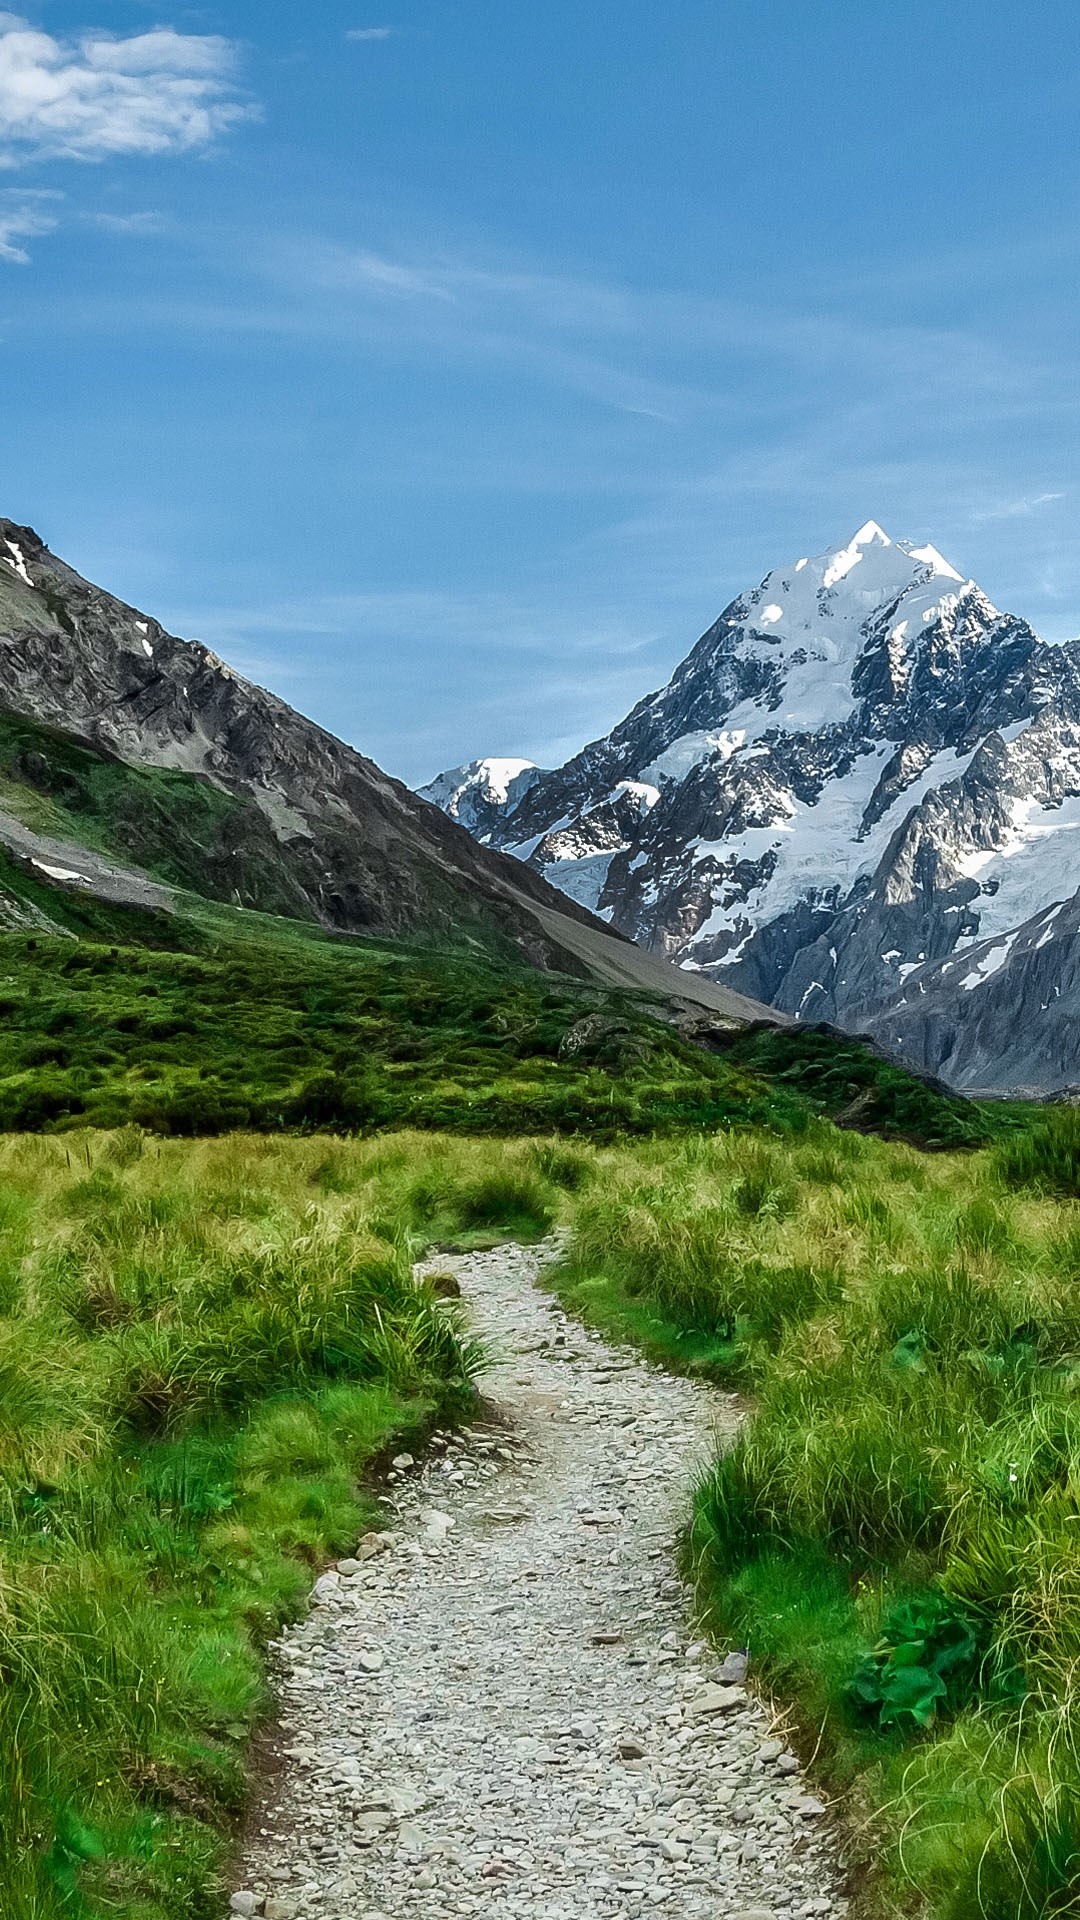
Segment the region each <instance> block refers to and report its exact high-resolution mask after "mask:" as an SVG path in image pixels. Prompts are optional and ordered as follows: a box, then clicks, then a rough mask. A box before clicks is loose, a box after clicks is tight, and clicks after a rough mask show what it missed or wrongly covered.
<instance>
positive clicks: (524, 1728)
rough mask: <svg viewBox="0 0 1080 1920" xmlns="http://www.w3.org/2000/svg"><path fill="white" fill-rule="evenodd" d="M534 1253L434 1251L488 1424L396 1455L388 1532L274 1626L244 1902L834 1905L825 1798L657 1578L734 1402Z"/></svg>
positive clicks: (773, 1911)
mask: <svg viewBox="0 0 1080 1920" xmlns="http://www.w3.org/2000/svg"><path fill="white" fill-rule="evenodd" d="M552 1251H553V1250H552V1248H551V1247H550V1246H543V1247H540V1248H524V1247H519V1246H504V1247H501V1248H499V1249H498V1250H496V1251H494V1252H490V1253H478V1254H471V1255H467V1256H460V1257H456V1258H453V1259H448V1258H447V1257H446V1256H439V1257H438V1258H437V1259H435V1260H432V1261H429V1262H428V1263H427V1264H428V1265H429V1267H431V1268H432V1269H437V1270H439V1271H443V1272H445V1271H447V1270H452V1271H453V1272H454V1273H455V1275H456V1276H457V1278H458V1280H459V1281H460V1284H461V1288H462V1292H463V1295H464V1297H465V1299H466V1301H467V1303H468V1305H469V1307H470V1310H471V1314H472V1317H473V1320H474V1322H475V1325H476V1327H477V1330H478V1331H479V1332H481V1333H482V1334H483V1335H484V1337H485V1339H486V1340H487V1342H488V1343H489V1345H490V1346H491V1348H492V1349H493V1351H494V1354H495V1361H494V1365H493V1366H492V1368H491V1370H490V1372H489V1373H488V1374H487V1375H486V1377H485V1390H486V1393H487V1394H488V1396H489V1398H490V1401H491V1403H492V1404H493V1412H492V1417H491V1418H490V1419H486V1420H484V1421H483V1422H481V1423H478V1424H477V1425H476V1426H474V1427H472V1428H471V1429H469V1430H468V1431H467V1432H466V1433H465V1434H464V1435H461V1436H438V1437H437V1440H436V1444H435V1445H434V1446H433V1448H432V1451H431V1454H430V1456H429V1458H428V1459H427V1460H426V1461H425V1463H424V1464H423V1465H422V1467H418V1468H416V1469H413V1468H412V1467H408V1466H405V1467H402V1469H401V1470H400V1471H399V1473H398V1475H397V1476H396V1478H395V1479H394V1481H393V1482H392V1484H391V1487H390V1489H389V1491H388V1493H387V1495H386V1496H385V1499H386V1506H387V1522H386V1524H387V1528H388V1529H389V1530H390V1531H391V1533H392V1535H393V1540H392V1542H391V1543H390V1544H389V1545H387V1546H385V1547H383V1546H382V1545H381V1544H379V1547H378V1550H377V1551H376V1550H375V1548H376V1543H375V1542H373V1541H368V1542H366V1543H365V1544H364V1545H363V1547H362V1549H361V1552H363V1553H365V1554H368V1553H370V1554H371V1557H370V1558H364V1559H362V1560H361V1561H360V1562H359V1563H358V1562H357V1561H355V1560H350V1561H346V1562H344V1563H342V1570H341V1571H334V1572H331V1573H330V1574H329V1575H324V1576H323V1577H322V1579H320V1581H319V1582H318V1584H317V1587H316V1591H315V1596H314V1605H313V1608H312V1612H311V1614H310V1615H309V1616H308V1618H307V1619H306V1620H305V1621H304V1622H303V1623H301V1624H300V1625H299V1626H298V1627H297V1628H296V1629H295V1630H292V1631H290V1632H289V1633H288V1634H287V1635H286V1636H285V1637H284V1638H283V1639H282V1641H281V1642H280V1643H279V1645H278V1649H277V1653H278V1658H279V1663H280V1692H281V1701H282V1725H283V1730H284V1732H283V1740H284V1745H283V1753H282V1759H283V1761H284V1766H283V1770H282V1773H281V1775H280V1778H279V1785H278V1787H277V1788H276V1789H275V1790H274V1792H273V1793H272V1794H271V1796H270V1798H269V1800H268V1803H267V1804H266V1805H264V1807H263V1808H262V1810H261V1812H260V1814H259V1815H258V1816H257V1820H256V1823H255V1825H254V1827H253V1830H252V1831H251V1833H250V1836H249V1845H248V1853H247V1859H246V1862H245V1865H244V1874H245V1875H246V1877H245V1878H244V1879H243V1880H242V1881H241V1883H240V1890H239V1891H238V1892H237V1893H236V1894H234V1895H233V1910H234V1912H238V1913H245V1912H247V1913H261V1912H265V1915H266V1920H309V1917H310V1920H443V1916H452V1915H458V1914H472V1915H482V1916H484V1920H609V1917H611V1916H624V1915H625V1916H628V1917H629V1916H638V1915H649V1914H657V1915H671V1916H673V1917H677V1920H767V1917H768V1916H776V1920H794V1916H799V1920H834V1916H837V1917H838V1916H840V1915H842V1914H843V1912H844V1905H845V1903H844V1900H843V1897H842V1894H841V1893H840V1891H839V1888H840V1885H841V1879H842V1875H841V1871H840V1865H839V1860H838V1857H837V1853H836V1850H835V1846H834V1844H833V1839H832V1835H831V1833H830V1831H829V1827H828V1822H827V1819H826V1818H825V1816H824V1810H823V1809H822V1807H821V1805H820V1802H819V1801H817V1800H816V1799H815V1798H814V1797H813V1795H812V1794H811V1793H809V1792H808V1790H807V1788H806V1787H805V1785H804V1783H803V1782H802V1781H801V1780H800V1778H799V1773H798V1767H797V1763H796V1761H795V1758H794V1756H793V1755H792V1754H791V1753H790V1752H788V1751H787V1748H786V1743H785V1742H784V1740H783V1738H782V1735H781V1734H780V1733H778V1731H777V1729H776V1728H775V1727H774V1726H773V1725H772V1724H771V1721H770V1716H769V1713H768V1710H767V1708H766V1707H765V1706H763V1705H762V1704H760V1703H759V1702H757V1701H756V1700H754V1699H753V1698H752V1697H751V1696H748V1695H747V1694H745V1692H744V1691H743V1690H742V1688H741V1686H739V1685H738V1684H737V1682H738V1680H739V1677H740V1676H739V1671H738V1662H737V1661H734V1662H729V1663H728V1664H727V1665H726V1666H725V1663H724V1662H723V1661H722V1659H721V1656H720V1655H719V1654H717V1653H716V1652H714V1651H713V1650H712V1649H710V1648H708V1647H707V1646H705V1645H703V1644H702V1642H701V1640H700V1639H699V1638H698V1637H696V1635H695V1632H694V1629H693V1624H692V1619H691V1616H690V1611H689V1595H688V1594H687V1592H686V1591H685V1589H684V1587H683V1584H682V1582H681V1580H680V1579H679V1578H678V1576H677V1573H676V1568H675V1558H674V1549H675V1541H676V1535H677V1531H678V1528H679V1526H680V1525H681V1523H682V1522H683V1521H684V1519H685V1516H686V1511H687V1496H688V1492H689V1488H690V1486H691V1484H692V1482H693V1479H694V1477H695V1474H696V1472H697V1471H698V1469H699V1467H700V1466H701V1465H702V1464H703V1463H704V1462H705V1460H706V1459H707V1458H708V1457H709V1455H710V1453H711V1451H712V1448H713V1446H714V1445H715V1441H716V1437H717V1432H718V1431H719V1432H720V1433H721V1434H722V1435H723V1434H728V1435H730V1434H732V1433H734V1431H735V1430H736V1429H737V1426H738V1421H739V1417H740V1415H739V1408H738V1404H737V1402H736V1401H735V1400H733V1399H732V1398H731V1397H730V1396H727V1395H725V1394H723V1393H720V1392H718V1391H716V1390H715V1389H712V1388H709V1387H707V1386H704V1385H702V1384H700V1383H697V1382H692V1381H688V1380H684V1379H679V1378H675V1377H673V1376H672V1375H670V1374H667V1373H665V1372H663V1371H661V1370H659V1369H657V1368H654V1367H652V1366H650V1365H648V1364H647V1363H646V1362H644V1361H643V1360H641V1359H640V1358H638V1357H636V1356H634V1355H632V1354H630V1353H628V1352H626V1351H624V1350H622V1349H616V1348H612V1347H609V1346H607V1345H606V1344H605V1343H604V1342H603V1341H602V1340H601V1339H600V1338H599V1337H597V1336H596V1335H594V1334H592V1333H590V1332H588V1331H586V1330H585V1329H584V1328H582V1327H581V1326H580V1325H578V1324H577V1323H576V1322H575V1321H573V1320H569V1319H567V1318H566V1316H565V1315H564V1314H563V1313H562V1312H561V1310H560V1309H559V1307H558V1305H557V1303H555V1302H554V1301H553V1300H552V1299H551V1298H550V1296H548V1295H547V1294H545V1293H543V1292H541V1291H540V1290H539V1289H538V1288H537V1285H536V1281H537V1277H538V1274H539V1272H540V1270H541V1268H542V1267H543V1265H544V1263H545V1261H547V1260H549V1259H550V1258H551V1257H552ZM733 1682H734V1683H735V1684H733ZM249 1903H250V1904H249Z"/></svg>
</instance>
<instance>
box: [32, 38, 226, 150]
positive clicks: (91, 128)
mask: <svg viewBox="0 0 1080 1920" xmlns="http://www.w3.org/2000/svg"><path fill="white" fill-rule="evenodd" d="M235 66H236V58H235V48H234V47H233V44H232V43H231V42H230V41H228V40H225V39H223V38H221V37H220V36H219V35H217V34H186V33H177V32H176V31H175V30H174V29H173V28H171V27H158V28H155V29H154V30H153V31H152V32H150V33H140V34H134V35H130V36H129V37H128V38H126V39H120V38H115V37H111V36H108V35H104V34H101V33H93V32H87V33H83V34H80V35H78V36H76V37H75V38H73V39H64V40H61V39H57V38H55V37H54V36H53V35H52V34H48V33H42V32H39V31H37V30H36V29H35V28H33V27H31V25H30V24H29V22H28V21H26V20H24V19H22V18H20V17H19V16H18V15H17V14H12V13H0V167H8V168H10V167H15V166H18V165H21V164H24V163H25V162H26V161H29V160H40V159H57V158H59V159H67V160H84V161H93V160H105V159H108V158H110V157H113V156H116V155H125V154H128V155H130V154H143V155H152V154H167V153H181V152H190V151H191V150H193V149H197V148H199V147H205V146H208V145H209V144H210V143H211V142H212V141H213V140H215V139H216V138H217V137H218V135H220V134H222V133H224V132H226V131H227V130H228V129H229V128H230V127H232V126H234V125H235V124H236V122H237V121H239V120H242V119H245V118H248V117H250V115H251V113H252V108H251V106H250V104H249V103H247V102H245V101H244V100H242V99H241V98H240V97H239V94H238V91H237V85H236V74H235Z"/></svg>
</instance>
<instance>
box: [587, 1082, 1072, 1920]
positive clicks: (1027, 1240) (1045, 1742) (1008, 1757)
mask: <svg viewBox="0 0 1080 1920" xmlns="http://www.w3.org/2000/svg"><path fill="white" fill-rule="evenodd" d="M1078 1140H1080V1132H1078V1130H1077V1125H1076V1120H1075V1116H1073V1115H1064V1116H1063V1115H1058V1114H1051V1115H1047V1116H1046V1117H1045V1119H1044V1120H1043V1121H1042V1122H1041V1123H1040V1124H1039V1125H1037V1126H1036V1127H1034V1128H1033V1129H1032V1131H1031V1132H1030V1133H1029V1134H1028V1135H1026V1136H1018V1137H1017V1138H1016V1139H1014V1140H1011V1141H1005V1142H1003V1143H1001V1144H1000V1145H999V1146H998V1147H996V1148H994V1149H992V1150H990V1151H988V1152H983V1153H979V1154H974V1155H966V1156H962V1157H957V1156H946V1155H937V1154H936V1155H933V1156H925V1155H921V1154H919V1153H917V1152H915V1151H913V1150H912V1149H910V1148H906V1147H904V1146H900V1145H887V1144H886V1143H884V1142H882V1141H879V1140H874V1139H868V1138H863V1137H860V1136H858V1135H856V1134H851V1133H843V1134H841V1133H834V1132H832V1131H831V1130H829V1129H824V1128H819V1129H815V1130H811V1131H809V1132H808V1133H807V1134H806V1135H805V1136H803V1137H802V1138H797V1139H788V1140H787V1141H780V1140H771V1141H770V1140H768V1139H765V1138H762V1137H761V1136H754V1135H752V1134H746V1133H743V1134H739V1133H734V1132H733V1133H730V1134H726V1135H722V1136H718V1137H716V1138H714V1139H711V1140H697V1141H683V1142H666V1143H659V1142H657V1143H652V1144H650V1145H647V1146H642V1147H638V1148H634V1149H629V1148H628V1149H626V1150H623V1151H608V1152H604V1153H602V1154H600V1155H598V1170H597V1177H596V1178H595V1179H594V1181H593V1182H592V1183H591V1185H590V1186H589V1187H587V1188H586V1189H585V1191H584V1192H583V1193H582V1194H580V1195H579V1196H577V1197H576V1198H575V1199H574V1201H573V1203H572V1205H573V1214H574V1222H573V1231H572V1234H571V1238H570V1242H569V1246H568V1250H567V1255H566V1259H565V1261H564V1263H563V1265H562V1267H561V1269H560V1270H559V1271H558V1272H557V1273H556V1275H555V1276H554V1284H555V1285H556V1286H557V1287H558V1289H559V1291H560V1293H561V1294H562V1296H563V1297H564V1299H565V1300H566V1301H567V1302H568V1303H569V1304H571V1305H573V1306H574V1307H575V1308H576V1309H577V1310H578V1311H580V1312H583V1313H585V1314H586V1315H587V1316H588V1317H591V1318H592V1319H593V1320H595V1321H596V1322H597V1323H599V1324H601V1325H603V1326H604V1327H605V1328H607V1329H608V1330H609V1331H611V1332H613V1333H615V1334H617V1335H618V1334H622V1335H624V1336H625V1337H628V1338H632V1339H636V1340H638V1341H640V1342H642V1343H643V1344H645V1345H646V1346H647V1347H648V1348H649V1349H650V1351H652V1352H653V1353H654V1354H655V1355H656V1356H657V1357H659V1358H663V1359H666V1360H667V1361H668V1362H669V1363H674V1364H677V1365H680V1366H683V1367H685V1368H687V1369H688V1370H695V1369H702V1370H704V1371H706V1372H708V1373H710V1374H712V1375H713V1377H716V1378H719V1379H722V1380H724V1381H728V1382H734V1383H736V1384H738V1385H740V1386H742V1387H743V1388H744V1389H745V1390H746V1392H747V1394H748V1395H749V1397H750V1405H751V1409H752V1410H751V1414H750V1418H749V1419H748V1422H747V1424H746V1426H745V1428H744V1430H743V1432H742V1435H741V1437H740V1438H739V1440H738V1441H737V1442H736V1444H735V1445H734V1446H733V1447H732V1448H731V1449H730V1450H728V1451H727V1452H725V1453H723V1454H722V1455H721V1456H719V1457H718V1458H717V1460H716V1462H715V1463H714V1465H713V1467H712V1468H711V1470H710V1471H709V1473H708V1474H707V1476H706V1477H705V1478H704V1480H703V1482H702V1485H701V1487H700V1488H699V1490H698V1494H697V1499H696V1505H695V1516H694V1523H693V1528H692V1532H691V1536H690V1541H689V1546H688V1551H689V1553H690V1556H691V1560H692V1564H693V1565H694V1568H695V1570H696V1574H697V1578H698V1584H699V1592H700V1595H701V1601H702V1605H703V1608H704V1609H705V1611H706V1612H707V1613H708V1614H709V1615H711V1616H712V1618H713V1619H714V1621H715V1622H716V1624H717V1626H718V1629H720V1630H722V1631H724V1632H725V1633H729V1634H735V1635H736V1636H737V1637H738V1639H739V1640H740V1642H745V1643H748V1644H749V1645H750V1646H751V1649H752V1651H753V1652H754V1654H755V1656H756V1660H757V1663H758V1671H759V1672H760V1673H761V1674H762V1675H763V1677H764V1678H765V1680H766V1682H767V1683H768V1684H770V1685H771V1686H772V1687H773V1688H774V1690H776V1691H777V1692H779V1693H780V1694H782V1695H783V1696H784V1697H785V1698H786V1699H787V1700H788V1701H789V1702H790V1703H791V1705H792V1708H793V1710H794V1712H795V1713H796V1715H798V1716H799V1717H801V1719H802V1722H803V1726H804V1730H805V1733H806V1739H807V1745H808V1749H814V1750H816V1752H817V1755H818V1764H819V1766H820V1767H821V1768H822V1770H823V1772H824V1774H825V1775H826V1777H827V1778H828V1779H829V1781H830V1782H831V1783H832V1784H834V1785H835V1786H837V1787H840V1788H843V1789H845V1790H846V1791H847V1792H848V1793H849V1795H851V1803H852V1804H853V1805H854V1806H856V1807H861V1808H862V1809H864V1811H865V1812H866V1815H867V1824H866V1826H865V1827H864V1835H865V1837H866V1838H865V1844H866V1856H867V1864H868V1867H869V1866H870V1865H872V1864H875V1865H876V1869H877V1870H876V1871H875V1872H873V1873H871V1874H870V1877H869V1879H868V1880H867V1883H866V1885H865V1887H864V1889H863V1896H862V1898H863V1905H864V1910H865V1911H867V1912H877V1911H881V1912H889V1913H893V1912H897V1911H906V1910H908V1909H909V1908H910V1909H911V1910H912V1911H923V1912H928V1913H932V1914H933V1915H934V1916H935V1920H1020V1917H1021V1916H1023V1920H1036V1916H1038V1920H1050V1916H1052V1915H1058V1914H1064V1913H1072V1912H1075V1911H1077V1910H1080V1792H1078V1786H1080V1765H1078V1758H1077V1737H1076V1728H1077V1726H1078V1725H1080V1718H1078V1714H1080V1684H1078V1674H1080V1205H1078V1202H1077V1200H1076V1198H1075V1197H1073V1196H1074V1195H1075V1194H1076V1193H1077V1192H1080V1188H1078V1186H1077V1181H1076V1167H1077V1165H1078V1164H1080V1162H1078V1157H1077V1156H1078V1147H1077V1142H1078Z"/></svg>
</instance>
